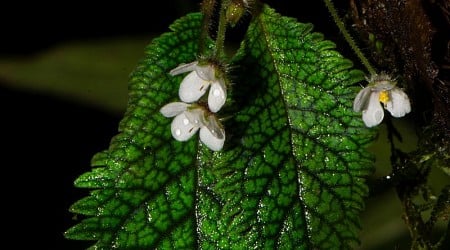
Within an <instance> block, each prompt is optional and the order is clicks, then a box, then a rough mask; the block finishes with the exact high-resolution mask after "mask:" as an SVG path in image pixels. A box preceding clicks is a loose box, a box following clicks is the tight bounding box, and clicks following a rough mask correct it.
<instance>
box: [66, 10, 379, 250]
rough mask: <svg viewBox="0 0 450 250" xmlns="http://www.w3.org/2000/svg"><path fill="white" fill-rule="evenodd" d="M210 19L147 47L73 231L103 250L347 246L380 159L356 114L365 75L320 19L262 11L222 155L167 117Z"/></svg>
mask: <svg viewBox="0 0 450 250" xmlns="http://www.w3.org/2000/svg"><path fill="white" fill-rule="evenodd" d="M201 19H202V18H201V15H200V14H190V15H188V16H186V17H184V18H182V19H180V20H178V21H177V22H175V23H174V24H173V25H172V26H171V30H172V32H170V33H166V34H163V35H162V36H161V37H159V38H157V39H155V40H154V41H153V42H152V43H151V44H150V45H149V47H148V48H147V49H146V53H147V54H146V57H145V59H144V60H143V61H142V62H141V63H140V64H139V66H138V67H137V69H136V70H135V71H134V73H133V74H132V75H131V78H130V84H129V90H130V92H129V103H128V109H127V112H126V114H125V117H124V119H123V120H122V121H121V123H120V125H119V131H120V134H118V135H117V136H116V137H114V138H113V139H112V141H111V144H110V148H109V149H108V150H105V151H104V152H101V153H98V154H97V155H95V156H94V158H93V159H92V165H93V166H94V168H93V169H92V171H91V172H88V173H85V174H83V175H82V176H80V177H79V178H78V179H77V180H76V182H75V184H76V186H77V187H80V188H89V189H93V190H92V191H91V193H90V196H88V197H86V198H84V199H81V200H80V201H78V202H76V203H75V204H74V205H73V206H72V207H71V211H72V212H74V213H78V214H82V215H85V216H87V218H85V219H83V220H82V221H81V222H80V223H79V224H77V225H75V226H74V227H72V228H70V229H69V230H68V231H67V232H66V237H67V238H70V239H78V240H93V241H95V243H94V245H93V248H96V249H112V248H119V249H155V248H158V249H196V248H200V249H249V248H265V249H272V248H281V249H294V248H300V249H302V248H303V249H326V248H336V249H339V248H340V249H345V248H349V246H350V245H351V244H352V243H353V242H355V241H357V240H356V239H357V237H356V234H357V227H358V223H359V220H358V214H359V212H360V210H361V209H362V208H363V197H364V195H366V193H367V187H366V185H365V183H364V178H365V177H366V176H367V175H368V174H369V173H370V172H371V170H372V167H371V166H372V163H373V162H372V158H371V157H370V155H368V153H367V152H366V151H365V149H364V145H365V144H366V143H368V142H369V141H370V140H371V139H372V134H371V133H370V132H369V131H368V130H367V129H365V128H364V127H363V124H362V122H361V118H360V115H359V114H356V113H354V112H353V111H352V101H353V98H354V96H355V95H356V91H357V88H356V87H355V86H354V85H355V83H356V82H358V81H360V80H361V79H363V75H362V72H360V71H355V70H351V69H350V67H351V66H352V64H351V62H350V61H348V60H346V59H344V58H343V57H342V56H341V55H340V54H339V53H337V52H336V51H334V50H333V49H334V44H333V43H332V42H329V41H324V40H323V38H322V36H321V35H320V34H318V33H311V29H312V26H311V25H307V24H300V23H298V22H296V21H295V20H294V19H289V18H286V17H281V16H279V15H278V14H276V13H274V12H273V11H272V10H271V9H269V8H268V7H264V8H263V10H262V12H261V13H259V14H257V15H256V18H255V19H253V20H252V22H251V25H250V28H249V30H248V33H247V35H246V39H245V41H244V43H243V44H242V46H241V48H240V50H239V53H238V55H237V57H236V58H235V59H234V61H233V64H234V65H232V66H236V67H231V68H232V69H235V71H233V72H231V73H230V77H231V78H232V79H233V80H234V82H236V84H234V85H233V86H230V88H232V89H231V92H230V93H229V97H230V100H229V101H230V102H229V104H227V106H228V107H226V108H225V109H224V110H222V111H221V112H219V114H218V115H219V116H227V115H228V114H226V113H225V112H226V110H232V111H233V113H231V114H229V117H230V118H229V119H225V120H224V121H223V124H224V126H225V129H226V134H227V137H226V138H227V139H226V142H225V146H224V148H223V150H222V151H220V152H216V153H213V152H212V151H210V150H209V149H207V148H206V147H204V146H202V144H201V143H199V142H198V137H197V136H195V137H194V139H191V140H189V141H187V142H178V141H176V140H174V139H173V138H172V136H171V132H170V123H171V119H167V118H165V117H163V116H162V115H161V114H160V113H159V109H160V108H161V107H162V106H163V105H165V104H167V103H169V102H173V101H177V100H178V88H179V84H180V81H181V79H182V77H183V76H177V77H172V76H170V75H169V74H168V72H169V71H170V70H171V69H173V68H175V67H176V66H178V65H179V64H180V63H188V62H191V61H194V60H195V59H196V55H197V49H198V48H197V44H198V38H199V36H200V34H199V33H200V30H201V21H202V20H201ZM222 112H223V113H222Z"/></svg>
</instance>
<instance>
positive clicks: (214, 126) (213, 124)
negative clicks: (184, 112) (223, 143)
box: [205, 115, 225, 139]
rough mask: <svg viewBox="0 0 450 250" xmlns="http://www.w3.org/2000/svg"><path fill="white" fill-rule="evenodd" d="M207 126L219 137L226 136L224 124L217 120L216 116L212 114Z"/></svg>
mask: <svg viewBox="0 0 450 250" xmlns="http://www.w3.org/2000/svg"><path fill="white" fill-rule="evenodd" d="M205 126H206V127H207V128H208V129H209V132H210V133H211V134H212V135H214V136H215V137H217V138H218V139H222V138H224V137H225V131H224V130H223V128H222V125H221V124H220V122H219V121H218V120H217V118H216V116H214V115H210V116H209V117H208V121H207V122H206V123H205Z"/></svg>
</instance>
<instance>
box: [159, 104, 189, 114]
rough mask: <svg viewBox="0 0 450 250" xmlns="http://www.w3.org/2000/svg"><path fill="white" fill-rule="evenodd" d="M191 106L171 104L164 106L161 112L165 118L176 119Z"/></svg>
mask: <svg viewBox="0 0 450 250" xmlns="http://www.w3.org/2000/svg"><path fill="white" fill-rule="evenodd" d="M188 106H189V104H187V103H184V102H171V103H169V104H166V105H164V106H163V107H162V108H161V109H160V110H159V112H161V114H162V115H163V116H165V117H174V116H176V115H179V114H180V113H181V112H183V111H185V110H186V109H187V107H188Z"/></svg>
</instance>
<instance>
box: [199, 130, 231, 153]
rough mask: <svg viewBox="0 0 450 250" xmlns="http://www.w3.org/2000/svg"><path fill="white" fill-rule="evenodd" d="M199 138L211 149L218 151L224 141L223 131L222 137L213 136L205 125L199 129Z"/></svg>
mask: <svg viewBox="0 0 450 250" xmlns="http://www.w3.org/2000/svg"><path fill="white" fill-rule="evenodd" d="M200 140H201V141H202V142H203V143H204V144H205V145H206V146H207V147H208V148H209V149H211V150H213V151H220V150H221V149H222V148H223V144H224V142H225V132H224V133H223V137H222V138H217V137H215V136H214V135H213V134H212V133H211V131H210V130H209V129H208V128H207V127H202V128H201V129H200Z"/></svg>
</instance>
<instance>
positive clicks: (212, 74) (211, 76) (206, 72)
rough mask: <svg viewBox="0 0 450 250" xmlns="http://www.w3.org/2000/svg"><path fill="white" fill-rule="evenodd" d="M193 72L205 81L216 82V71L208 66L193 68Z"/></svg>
mask: <svg viewBox="0 0 450 250" xmlns="http://www.w3.org/2000/svg"><path fill="white" fill-rule="evenodd" d="M195 72H197V75H198V76H199V77H200V78H202V79H203V80H205V81H215V80H216V71H215V70H214V67H213V66H211V65H210V64H207V65H203V66H199V65H197V67H195Z"/></svg>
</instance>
